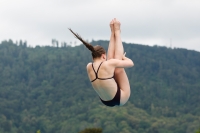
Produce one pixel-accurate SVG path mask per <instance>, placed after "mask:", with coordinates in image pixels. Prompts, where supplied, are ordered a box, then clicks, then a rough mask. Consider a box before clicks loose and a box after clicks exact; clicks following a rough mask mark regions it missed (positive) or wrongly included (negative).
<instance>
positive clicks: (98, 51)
mask: <svg viewBox="0 0 200 133" xmlns="http://www.w3.org/2000/svg"><path fill="white" fill-rule="evenodd" d="M69 30H70V31H71V32H72V33H73V34H74V36H75V37H76V38H77V39H78V40H80V41H81V42H82V43H83V44H84V45H85V46H86V47H87V48H88V49H89V50H90V51H91V52H92V57H93V58H99V57H101V55H102V54H105V53H106V51H105V49H104V48H103V47H101V46H99V45H96V46H92V45H91V44H89V43H88V42H86V41H85V40H83V39H82V38H81V36H80V35H79V34H77V33H74V32H73V31H72V30H71V29H70V28H69Z"/></svg>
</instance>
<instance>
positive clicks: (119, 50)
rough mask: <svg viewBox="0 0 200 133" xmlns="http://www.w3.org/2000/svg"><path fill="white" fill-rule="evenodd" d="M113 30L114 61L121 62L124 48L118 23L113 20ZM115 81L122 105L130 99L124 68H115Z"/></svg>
mask: <svg viewBox="0 0 200 133" xmlns="http://www.w3.org/2000/svg"><path fill="white" fill-rule="evenodd" d="M114 30H115V55H114V58H115V59H119V60H122V56H123V54H124V47H123V44H122V41H121V30H120V22H119V21H118V20H116V19H115V20H114ZM114 78H115V80H116V82H117V84H118V86H119V87H120V89H121V99H120V105H124V104H125V103H126V102H127V101H128V99H129V97H130V93H131V91H130V84H129V80H128V77H127V75H126V72H125V70H124V68H116V69H115V77H114Z"/></svg>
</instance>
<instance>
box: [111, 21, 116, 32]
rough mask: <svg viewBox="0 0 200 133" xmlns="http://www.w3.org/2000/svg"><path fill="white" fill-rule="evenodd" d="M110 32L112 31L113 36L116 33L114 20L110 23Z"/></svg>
mask: <svg viewBox="0 0 200 133" xmlns="http://www.w3.org/2000/svg"><path fill="white" fill-rule="evenodd" d="M110 30H111V33H112V34H114V33H115V30H114V19H113V20H112V21H111V22H110Z"/></svg>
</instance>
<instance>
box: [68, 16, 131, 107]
mask: <svg viewBox="0 0 200 133" xmlns="http://www.w3.org/2000/svg"><path fill="white" fill-rule="evenodd" d="M110 28H111V37H110V43H109V47H108V53H107V56H106V51H105V49H104V48H103V47H101V46H99V45H96V46H92V45H91V44H89V43H87V42H86V41H84V40H83V39H82V38H81V37H80V36H79V35H78V34H76V33H74V32H73V31H72V30H71V29H69V30H70V31H71V32H72V33H73V34H74V35H75V37H76V38H77V39H79V40H80V41H81V42H82V43H83V44H84V45H85V46H86V47H87V48H88V49H89V50H90V51H91V52H92V57H93V63H88V65H87V73H88V77H89V79H90V81H91V84H92V86H93V88H94V90H95V91H96V92H97V94H98V95H99V97H100V100H101V101H102V103H104V104H105V105H107V106H111V107H112V106H115V105H118V106H122V105H124V104H125V103H126V102H127V101H128V99H129V97H130V93H131V92H130V84H129V80H128V77H127V75H126V72H125V70H124V68H125V67H132V66H133V65H134V64H133V61H132V60H131V59H129V58H127V57H125V53H124V48H123V45H122V41H121V37H120V33H121V30H120V22H119V21H118V20H117V19H116V18H115V19H113V20H112V21H111V22H110Z"/></svg>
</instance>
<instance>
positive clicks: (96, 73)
mask: <svg viewBox="0 0 200 133" xmlns="http://www.w3.org/2000/svg"><path fill="white" fill-rule="evenodd" d="M102 63H103V62H101V64H102ZM101 64H100V65H99V67H98V69H97V72H96V71H95V69H94V66H93V63H92V68H93V70H94V73H95V75H96V78H95V79H94V80H92V81H91V82H93V81H95V80H96V79H98V72H99V68H100V66H101Z"/></svg>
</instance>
